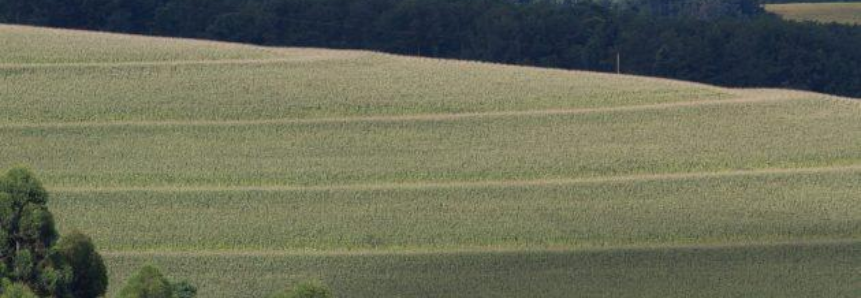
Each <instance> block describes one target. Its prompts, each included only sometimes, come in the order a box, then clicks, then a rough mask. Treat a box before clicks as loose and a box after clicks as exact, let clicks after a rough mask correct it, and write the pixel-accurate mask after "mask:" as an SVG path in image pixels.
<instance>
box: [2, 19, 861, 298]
mask: <svg viewBox="0 0 861 298" xmlns="http://www.w3.org/2000/svg"><path fill="white" fill-rule="evenodd" d="M17 164H25V165H28V166H30V167H31V168H32V169H33V170H34V171H35V172H36V173H38V175H39V177H40V178H41V179H42V182H43V183H44V184H45V185H46V187H47V188H48V190H49V191H50V192H51V194H52V199H51V202H50V207H51V209H52V212H53V213H54V214H55V217H56V220H57V224H58V225H59V227H60V229H61V231H69V230H72V229H77V230H80V231H83V232H84V233H87V234H88V235H90V236H92V237H93V239H94V240H95V241H96V243H97V245H98V247H99V249H100V250H101V251H102V252H103V254H104V255H105V256H106V259H107V262H108V267H109V271H110V275H111V282H112V283H111V287H110V289H109V292H110V293H116V292H117V291H118V290H119V287H120V286H121V285H122V282H123V281H124V280H125V279H126V278H127V277H128V276H129V275H130V274H131V273H132V272H133V271H134V270H136V269H137V268H139V267H140V266H141V265H142V264H145V263H153V264H156V265H158V266H159V267H161V268H163V269H164V270H165V272H166V273H167V275H169V276H171V277H173V278H176V279H185V278H187V279H189V280H191V281H192V282H193V283H195V284H197V285H198V286H199V288H200V290H201V292H200V294H201V296H202V297H262V296H266V295H267V294H268V293H271V292H273V291H275V290H278V289H281V288H284V287H287V286H290V285H291V284H293V283H295V282H298V281H301V280H306V279H319V280H322V281H324V282H326V283H327V284H329V285H331V286H332V287H333V289H334V291H335V292H336V294H339V295H340V296H343V297H416V296H428V297H572V296H578V297H811V296H821V297H856V296H858V295H859V294H861V273H859V272H861V200H859V198H861V103H859V102H855V101H854V100H853V99H846V98H836V97H831V96H825V95H820V94H814V93H805V92H796V91H789V90H771V89H751V90H741V89H725V88H718V87H713V86H707V85H700V84H692V83H685V82H678V81H671V80H663V79H654V78H644V77H635V76H624V75H622V76H620V75H609V74H598V73H589V72H575V71H562V70H550V69H540V68H528V67H518V66H504V65H494V64H486V63H476V62H462V61H448V60H437V59H425V58H407V57H401V56H394V55H387V54H380V53H373V52H362V51H334V50H320V49H295V48H262V47H253V46H244V45H237V44H224V43H213V42H203V41H190V40H178V39H162V38H148V37H139V36H129V35H114V34H103V33H87V32H77V31H67V30H53V29H40V28H32V27H21V26H0V168H7V167H10V166H13V165H17Z"/></svg>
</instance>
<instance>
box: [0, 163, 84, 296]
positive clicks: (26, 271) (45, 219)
mask: <svg viewBox="0 0 861 298" xmlns="http://www.w3.org/2000/svg"><path fill="white" fill-rule="evenodd" d="M47 203H48V193H47V192H46V191H45V188H44V187H42V184H41V183H40V182H39V181H38V180H37V179H36V178H35V177H34V175H33V174H32V173H31V172H30V171H29V170H27V169H24V168H15V169H12V170H10V171H9V172H8V173H7V174H6V176H5V177H3V178H2V179H0V263H2V266H3V267H4V268H7V269H6V270H5V271H6V273H5V274H6V275H7V277H9V278H11V279H12V280H14V281H17V282H20V283H22V284H24V285H26V286H28V287H29V288H31V289H33V291H34V292H35V293H36V294H38V295H42V296H56V297H66V296H68V295H70V294H69V292H70V289H71V282H72V269H71V267H70V266H68V264H66V263H65V262H64V260H63V258H62V257H61V256H60V255H59V254H57V252H56V251H55V250H53V249H52V246H53V245H54V244H55V243H56V241H57V238H58V233H57V230H56V228H55V227H54V218H53V216H52V215H51V213H50V212H49V211H48V207H47V206H46V204H47Z"/></svg>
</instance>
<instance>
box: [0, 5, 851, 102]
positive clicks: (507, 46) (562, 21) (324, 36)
mask: <svg viewBox="0 0 861 298" xmlns="http://www.w3.org/2000/svg"><path fill="white" fill-rule="evenodd" d="M0 20H4V21H6V22H14V23H25V24H37V25H49V26H59V27H71V28H87V29H97V30H109V31H121V32H132V33H144V34H157V35H166V36H180V37H195V38H209V39H217V40H227V41H240V42H249V43H256V44H264V45H278V46H312V47H329V48H357V49H371V50H380V51H386V52H392V53H401V54H412V55H422V56H433V57H447V58H458V59H470V60H484V61H494V62H503V63H512V64H526V65H537V66H546V67H559V68H569V69H585V70H597V71H613V70H614V69H615V65H614V64H615V57H616V55H617V53H618V54H620V55H621V57H622V65H621V69H622V71H623V72H626V73H632V74H642V75H653V76H664V77H671V78H678V79H684V80H693V81H700V82H706V83H713V84H720V85H727V86H771V87H787V88H796V89H807V90H814V91H820V92H828V93H834V94H841V95H850V96H861V51H858V49H859V48H861V27H857V26H849V25H819V24H812V23H796V22H789V21H783V20H781V19H779V18H777V17H775V16H772V15H769V14H767V13H765V12H764V11H763V10H762V8H761V7H760V6H759V4H758V1H755V0H0Z"/></svg>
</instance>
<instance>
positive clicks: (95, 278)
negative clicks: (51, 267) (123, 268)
mask: <svg viewBox="0 0 861 298" xmlns="http://www.w3.org/2000/svg"><path fill="white" fill-rule="evenodd" d="M57 251H58V252H59V253H60V255H62V256H63V259H64V260H65V261H66V262H67V263H68V264H69V265H70V266H71V267H72V271H73V279H72V295H73V296H74V297H76V298H95V297H100V296H102V295H104V294H105V291H106V290H107V289H108V272H107V269H106V268H105V263H104V261H103V260H102V257H101V256H100V255H99V253H98V252H97V251H96V246H95V245H94V244H93V240H92V239H90V237H88V236H87V235H84V234H82V233H81V232H77V231H75V232H71V233H69V234H68V235H65V236H63V238H61V239H60V242H59V243H57Z"/></svg>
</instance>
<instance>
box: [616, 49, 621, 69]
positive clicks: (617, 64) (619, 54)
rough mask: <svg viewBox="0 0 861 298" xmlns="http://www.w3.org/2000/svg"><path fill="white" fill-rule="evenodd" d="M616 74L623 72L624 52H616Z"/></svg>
mask: <svg viewBox="0 0 861 298" xmlns="http://www.w3.org/2000/svg"><path fill="white" fill-rule="evenodd" d="M616 74H622V53H619V52H616Z"/></svg>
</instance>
